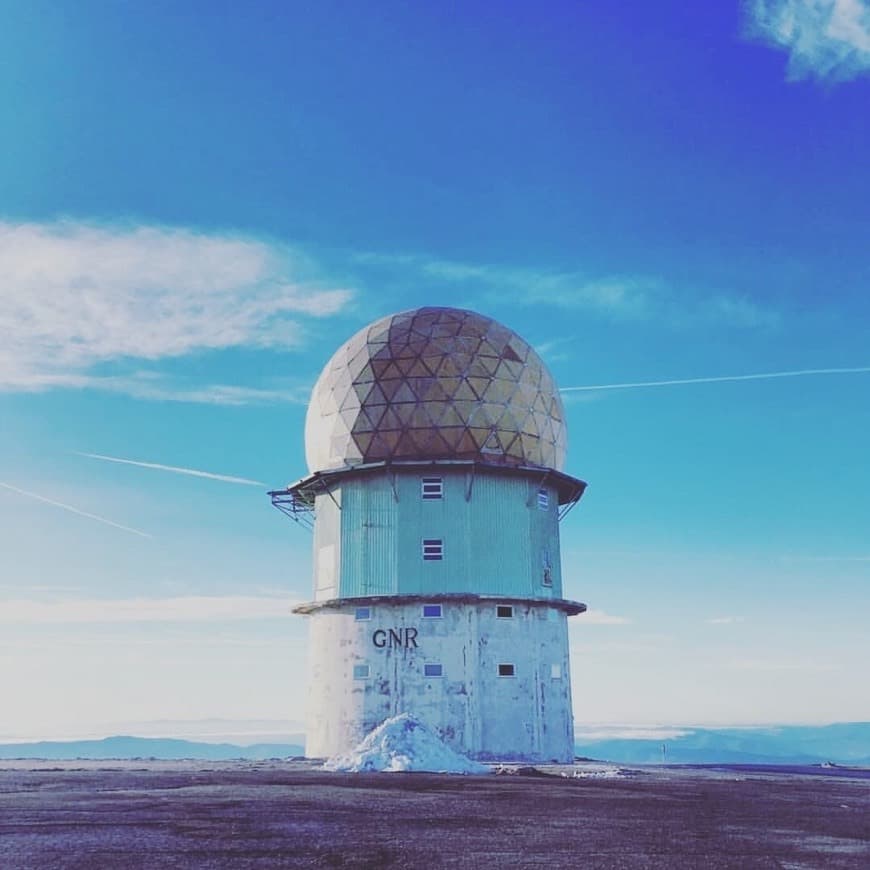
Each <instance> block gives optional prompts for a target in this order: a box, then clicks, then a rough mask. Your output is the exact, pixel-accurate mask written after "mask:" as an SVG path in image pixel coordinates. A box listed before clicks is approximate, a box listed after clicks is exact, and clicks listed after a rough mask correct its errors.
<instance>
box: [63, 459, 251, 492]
mask: <svg viewBox="0 0 870 870" xmlns="http://www.w3.org/2000/svg"><path fill="white" fill-rule="evenodd" d="M76 456H84V457H86V458H87V459H101V460H102V461H103V462H117V463H120V464H121V465H135V466H138V467H139V468H151V469H154V470H156V471H171V472H172V473H173V474H186V475H189V476H190V477H205V478H208V479H209V480H219V481H222V482H223V483H240V484H244V485H245V486H266V484H265V483H263V482H262V481H259V480H251V479H250V478H247V477H234V476H233V475H231V474H215V473H214V472H212V471H199V470H197V469H195V468H179V466H177V465H161V464H160V463H159V462H140V461H139V460H137V459H121V458H120V457H118V456H104V455H103V454H102V453H76Z"/></svg>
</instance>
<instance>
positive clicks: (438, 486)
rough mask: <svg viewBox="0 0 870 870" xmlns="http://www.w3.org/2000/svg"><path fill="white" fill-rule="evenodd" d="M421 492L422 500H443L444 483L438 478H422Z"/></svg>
mask: <svg viewBox="0 0 870 870" xmlns="http://www.w3.org/2000/svg"><path fill="white" fill-rule="evenodd" d="M421 491H422V495H423V498H424V499H430V498H443V497H444V483H443V481H442V480H441V478H440V477H424V478H423V483H422V486H421Z"/></svg>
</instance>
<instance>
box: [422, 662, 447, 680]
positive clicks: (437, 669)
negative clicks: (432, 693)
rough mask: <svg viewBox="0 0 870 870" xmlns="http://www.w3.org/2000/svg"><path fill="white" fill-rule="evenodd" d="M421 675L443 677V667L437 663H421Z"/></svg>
mask: <svg viewBox="0 0 870 870" xmlns="http://www.w3.org/2000/svg"><path fill="white" fill-rule="evenodd" d="M423 675H424V676H426V677H443V676H444V669H443V668H442V666H441V665H438V664H434V663H431V664H425V665H423Z"/></svg>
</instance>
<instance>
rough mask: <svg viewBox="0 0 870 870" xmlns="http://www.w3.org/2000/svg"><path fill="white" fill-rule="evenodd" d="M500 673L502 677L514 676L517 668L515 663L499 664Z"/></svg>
mask: <svg viewBox="0 0 870 870" xmlns="http://www.w3.org/2000/svg"><path fill="white" fill-rule="evenodd" d="M498 675H499V676H500V677H513V676H515V670H514V666H513V665H507V664H501V665H499V666H498Z"/></svg>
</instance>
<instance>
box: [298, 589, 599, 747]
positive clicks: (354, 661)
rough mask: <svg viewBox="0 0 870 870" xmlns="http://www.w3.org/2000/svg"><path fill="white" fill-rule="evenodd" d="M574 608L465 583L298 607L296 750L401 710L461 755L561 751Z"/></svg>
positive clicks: (569, 720)
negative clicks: (302, 650) (304, 689)
mask: <svg viewBox="0 0 870 870" xmlns="http://www.w3.org/2000/svg"><path fill="white" fill-rule="evenodd" d="M583 609H585V608H584V606H583V605H582V604H578V603H575V602H571V601H565V600H562V599H538V600H535V599H528V598H522V599H520V598H500V597H499V598H497V597H494V596H482V595H470V594H461V595H457V594H454V595H434V596H429V597H426V598H424V597H422V596H415V595H395V596H376V597H371V596H370V597H365V598H344V599H334V600H331V601H321V602H315V603H311V604H306V605H303V606H301V607H299V608H297V611H296V612H298V613H303V614H306V615H309V616H310V617H311V620H310V629H311V639H310V650H311V656H312V662H311V668H310V674H311V677H310V679H311V682H310V688H309V707H308V728H307V744H306V755H308V756H309V757H314V758H321V757H329V756H332V755H336V754H339V753H343V752H347V751H349V750H351V749H352V748H353V747H354V746H355V745H356V744H357V743H359V741H360V740H362V739H363V737H365V735H366V734H368V733H369V732H370V731H371V730H372V729H373V728H375V727H377V726H378V725H379V724H380V723H381V722H383V721H384V720H385V719H388V718H389V717H391V716H395V715H397V714H399V713H411V714H412V715H414V716H416V717H417V718H418V719H420V720H421V721H423V722H425V723H426V724H427V725H429V726H430V727H431V728H432V729H433V730H434V731H435V732H436V733H437V734H438V735H439V736H440V737H441V738H442V739H443V740H444V741H445V743H447V744H448V745H449V746H451V747H452V748H453V749H455V750H456V751H458V752H461V753H463V754H465V755H468V756H470V757H472V758H477V759H480V760H495V759H501V760H515V761H520V760H522V761H530V762H570V761H572V760H573V758H574V724H573V715H572V711H571V685H570V667H569V661H568V631H567V616H568V615H571V614H574V613H580V612H582V610H583Z"/></svg>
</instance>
